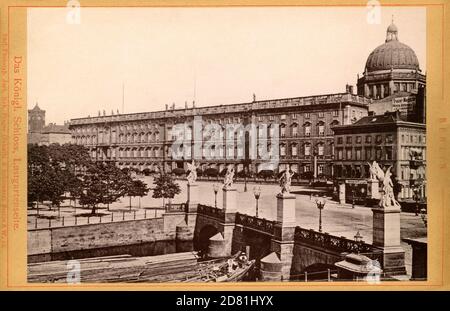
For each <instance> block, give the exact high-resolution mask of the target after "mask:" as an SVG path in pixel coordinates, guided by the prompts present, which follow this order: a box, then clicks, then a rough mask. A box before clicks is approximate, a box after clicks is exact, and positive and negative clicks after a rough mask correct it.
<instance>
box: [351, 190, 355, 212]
mask: <svg viewBox="0 0 450 311" xmlns="http://www.w3.org/2000/svg"><path fill="white" fill-rule="evenodd" d="M351 187H352V208H355V185H351Z"/></svg>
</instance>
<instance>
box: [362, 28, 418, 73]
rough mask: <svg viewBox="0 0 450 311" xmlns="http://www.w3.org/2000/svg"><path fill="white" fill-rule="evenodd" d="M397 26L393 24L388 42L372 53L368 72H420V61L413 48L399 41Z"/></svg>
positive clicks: (367, 68)
mask: <svg viewBox="0 0 450 311" xmlns="http://www.w3.org/2000/svg"><path fill="white" fill-rule="evenodd" d="M397 33H398V30H397V26H395V25H394V23H392V24H391V25H389V27H388V29H387V32H386V41H385V43H383V44H382V45H380V46H378V47H377V48H376V49H375V50H373V52H372V53H370V55H369V57H368V58H367V62H366V71H368V72H371V71H378V70H391V69H392V70H394V69H411V70H418V71H420V68H419V60H418V58H417V56H416V53H415V52H414V50H413V49H412V48H410V47H409V46H407V45H406V44H404V43H401V42H400V41H398V36H397Z"/></svg>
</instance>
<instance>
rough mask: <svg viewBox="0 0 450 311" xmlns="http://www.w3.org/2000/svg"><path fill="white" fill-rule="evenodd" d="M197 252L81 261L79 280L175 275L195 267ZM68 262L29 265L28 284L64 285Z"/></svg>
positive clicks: (116, 279)
mask: <svg viewBox="0 0 450 311" xmlns="http://www.w3.org/2000/svg"><path fill="white" fill-rule="evenodd" d="M197 260H198V255H197V253H196V252H185V253H175V254H166V255H157V256H145V257H131V256H129V255H121V256H105V257H95V258H86V259H80V260H79V262H80V266H81V267H80V268H81V281H82V282H102V281H127V280H132V279H138V278H139V277H141V276H142V275H144V276H146V277H155V276H158V275H162V274H176V273H181V272H183V271H187V270H189V269H193V267H195V265H196V264H197ZM67 262H68V261H58V262H41V263H33V264H30V265H28V280H29V282H60V281H61V282H65V279H66V277H67V269H68V268H67Z"/></svg>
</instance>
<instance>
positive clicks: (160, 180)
mask: <svg viewBox="0 0 450 311" xmlns="http://www.w3.org/2000/svg"><path fill="white" fill-rule="evenodd" d="M154 183H155V188H154V189H153V195H152V197H153V198H155V199H160V198H162V199H163V206H164V207H165V206H166V204H165V199H169V202H170V200H171V199H173V198H174V197H175V195H177V194H179V193H180V192H181V189H180V186H179V185H178V184H177V183H175V182H174V181H173V179H172V177H171V176H170V175H168V174H163V173H161V174H160V175H159V176H158V177H157V178H156V179H155V181H154Z"/></svg>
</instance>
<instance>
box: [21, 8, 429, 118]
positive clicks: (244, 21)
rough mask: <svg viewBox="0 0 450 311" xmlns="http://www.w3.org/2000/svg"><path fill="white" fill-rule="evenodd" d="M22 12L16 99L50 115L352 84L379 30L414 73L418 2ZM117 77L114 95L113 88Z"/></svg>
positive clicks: (419, 42)
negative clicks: (397, 45)
mask: <svg viewBox="0 0 450 311" xmlns="http://www.w3.org/2000/svg"><path fill="white" fill-rule="evenodd" d="M380 13H381V19H380V23H379V24H370V23H368V22H367V9H366V8H365V7H359V8H357V7H355V8H352V7H345V8H336V7H333V8H320V7H261V8H244V7H240V8H81V10H80V23H79V24H69V23H67V21H66V16H67V9H59V8H31V9H28V25H27V27H28V59H27V61H28V107H29V108H32V107H34V105H35V103H36V102H38V103H39V107H41V108H42V109H44V110H46V121H47V123H49V122H54V123H58V124H62V123H63V122H64V121H66V120H70V119H72V118H81V117H87V116H88V115H90V116H97V114H98V111H99V110H101V111H103V110H106V113H107V114H111V110H114V112H116V111H117V110H119V111H120V112H122V101H123V97H124V112H125V113H133V112H145V111H157V110H164V109H165V105H166V104H168V105H169V106H170V105H172V103H175V105H176V107H179V108H181V107H184V103H185V101H187V102H188V103H189V105H192V101H193V100H194V99H195V102H196V106H197V107H200V106H210V105H222V104H233V103H240V102H250V101H252V99H253V94H255V95H256V99H257V100H263V99H275V98H288V97H298V96H309V95H320V94H329V93H338V92H344V91H345V85H346V84H347V83H349V84H352V85H356V79H357V74H358V73H359V74H361V73H362V72H363V71H364V66H365V63H366V60H367V57H368V55H369V54H370V52H371V51H372V50H374V49H375V48H376V47H377V46H379V45H381V44H383V43H384V40H385V38H386V28H387V27H388V25H389V24H390V23H391V19H392V15H393V16H394V23H395V24H396V25H397V27H398V38H399V41H401V42H403V43H405V44H407V45H409V46H410V47H411V48H413V50H414V51H415V52H416V55H417V57H418V59H419V63H420V67H421V69H422V71H423V72H426V10H425V9H424V8H416V7H402V8H399V7H386V8H384V7H381V10H380ZM123 85H124V90H125V91H124V96H123Z"/></svg>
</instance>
